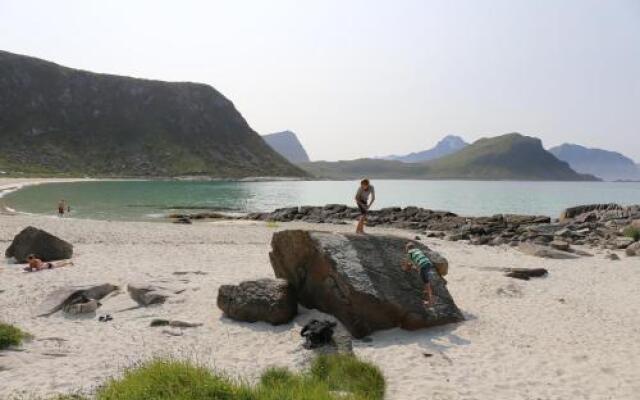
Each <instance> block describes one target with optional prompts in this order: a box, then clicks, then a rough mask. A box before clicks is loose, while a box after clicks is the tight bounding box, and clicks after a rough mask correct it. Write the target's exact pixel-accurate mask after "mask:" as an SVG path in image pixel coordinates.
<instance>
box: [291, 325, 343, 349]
mask: <svg viewBox="0 0 640 400" xmlns="http://www.w3.org/2000/svg"><path fill="white" fill-rule="evenodd" d="M335 327H336V323H335V322H333V321H328V320H322V321H318V320H317V319H312V320H311V321H309V322H307V324H306V325H305V326H304V327H303V328H302V331H301V332H300V336H302V337H304V338H305V342H304V344H303V346H304V347H305V348H306V349H314V348H317V347H321V346H324V345H325V344H329V343H331V340H332V338H333V328H335Z"/></svg>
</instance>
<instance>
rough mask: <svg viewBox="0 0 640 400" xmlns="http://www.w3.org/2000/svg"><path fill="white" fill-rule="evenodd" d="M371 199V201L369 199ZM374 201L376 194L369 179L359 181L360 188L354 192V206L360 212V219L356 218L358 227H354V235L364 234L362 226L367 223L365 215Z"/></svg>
mask: <svg viewBox="0 0 640 400" xmlns="http://www.w3.org/2000/svg"><path fill="white" fill-rule="evenodd" d="M369 198H371V199H369ZM375 200H376V192H375V190H374V188H373V185H371V184H370V183H369V179H366V178H365V179H363V180H362V181H360V187H359V188H358V191H357V192H356V204H357V205H358V209H359V210H360V218H358V226H357V227H356V233H364V224H365V223H366V222H367V214H368V213H369V208H371V205H372V204H373V202H374V201H375Z"/></svg>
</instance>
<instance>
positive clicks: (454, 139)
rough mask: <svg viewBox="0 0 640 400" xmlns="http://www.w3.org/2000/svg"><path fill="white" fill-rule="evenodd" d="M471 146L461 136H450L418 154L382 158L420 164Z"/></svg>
mask: <svg viewBox="0 0 640 400" xmlns="http://www.w3.org/2000/svg"><path fill="white" fill-rule="evenodd" d="M468 145H469V144H468V143H467V142H465V141H464V139H462V138H461V137H460V136H454V135H448V136H445V137H444V138H442V139H441V140H440V141H439V142H438V143H437V144H436V145H435V146H434V147H432V148H431V149H429V150H424V151H420V152H417V153H409V154H406V155H403V156H396V155H393V156H386V157H382V159H384V160H396V161H402V162H406V163H418V162H424V161H430V160H436V159H438V158H441V157H444V156H448V155H449V154H453V153H455V152H457V151H459V150H462V149H463V148H465V147H466V146H468Z"/></svg>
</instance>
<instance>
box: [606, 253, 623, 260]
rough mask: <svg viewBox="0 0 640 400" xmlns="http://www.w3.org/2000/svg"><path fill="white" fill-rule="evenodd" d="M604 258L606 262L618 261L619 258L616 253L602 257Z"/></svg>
mask: <svg viewBox="0 0 640 400" xmlns="http://www.w3.org/2000/svg"><path fill="white" fill-rule="evenodd" d="M604 258H606V259H607V260H611V261H618V260H620V257H619V256H618V255H617V254H616V253H609V254H607V255H606V256H604Z"/></svg>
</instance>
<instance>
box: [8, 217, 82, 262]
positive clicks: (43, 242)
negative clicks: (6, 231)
mask: <svg viewBox="0 0 640 400" xmlns="http://www.w3.org/2000/svg"><path fill="white" fill-rule="evenodd" d="M29 254H35V255H36V257H38V258H40V259H41V260H43V261H54V260H64V259H68V258H71V256H72V255H73V246H72V245H71V244H70V243H67V242H65V241H64V240H62V239H60V238H58V237H56V236H53V235H52V234H50V233H48V232H45V231H43V230H41V229H38V228H34V227H33V226H28V227H26V228H24V229H23V230H22V231H21V232H20V233H18V234H17V235H16V237H14V238H13V242H11V245H10V246H9V248H8V249H7V251H6V252H5V256H6V257H14V258H15V259H16V260H17V261H18V262H19V263H24V262H26V261H27V256H28V255H29Z"/></svg>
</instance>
